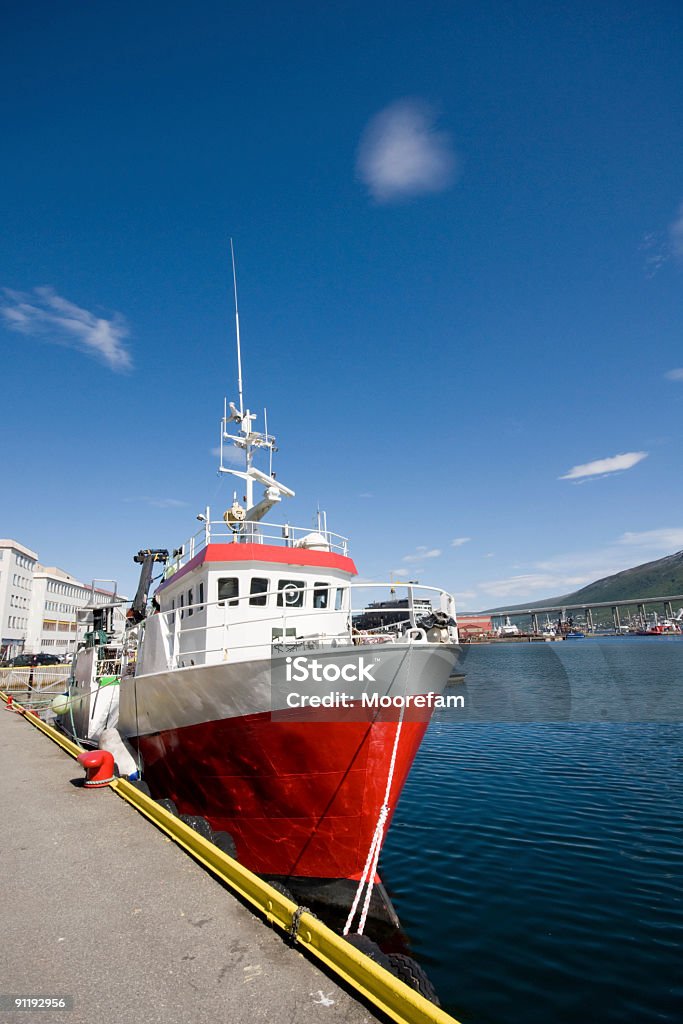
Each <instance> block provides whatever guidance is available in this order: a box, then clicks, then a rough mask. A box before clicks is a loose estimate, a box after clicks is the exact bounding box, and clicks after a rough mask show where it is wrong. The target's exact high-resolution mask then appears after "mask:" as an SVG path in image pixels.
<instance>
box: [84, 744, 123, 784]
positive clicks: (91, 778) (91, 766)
mask: <svg viewBox="0 0 683 1024" xmlns="http://www.w3.org/2000/svg"><path fill="white" fill-rule="evenodd" d="M78 763H79V764H80V765H81V766H82V767H83V768H85V782H84V783H83V785H84V786H87V787H88V788H89V789H97V788H99V787H100V786H108V785H109V783H110V782H113V781H114V755H113V754H110V753H109V751H108V750H85V751H83V753H82V754H79V755H78Z"/></svg>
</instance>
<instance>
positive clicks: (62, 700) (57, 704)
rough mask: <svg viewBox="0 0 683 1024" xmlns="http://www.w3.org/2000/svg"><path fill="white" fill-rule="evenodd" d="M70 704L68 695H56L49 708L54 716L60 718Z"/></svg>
mask: <svg viewBox="0 0 683 1024" xmlns="http://www.w3.org/2000/svg"><path fill="white" fill-rule="evenodd" d="M70 704H71V701H70V700H69V694H68V693H58V694H57V696H56V697H55V699H54V700H53V701H52V704H51V705H50V707H51V708H52V710H53V711H54V713H55V714H56V715H58V716H61V715H65V714H66V713H67V711H68V710H69V706H70Z"/></svg>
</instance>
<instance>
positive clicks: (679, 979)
mask: <svg viewBox="0 0 683 1024" xmlns="http://www.w3.org/2000/svg"><path fill="white" fill-rule="evenodd" d="M463 670H464V672H465V673H466V679H465V683H464V684H461V685H460V687H459V691H458V692H462V693H464V694H465V695H466V700H467V701H468V703H469V712H468V714H466V715H463V713H462V712H459V711H457V710H449V711H444V712H441V713H437V714H436V715H435V717H434V719H433V721H432V724H431V725H430V728H429V730H428V733H427V736H426V737H425V741H424V743H423V746H422V748H421V749H420V751H419V753H418V756H417V759H416V761H415V764H414V767H413V770H412V773H411V775H410V777H409V779H408V782H407V784H406V787H405V789H404V792H403V795H402V797H401V801H400V803H399V806H398V808H397V811H396V814H395V817H394V823H393V826H392V828H391V830H390V833H389V836H388V838H387V841H386V844H385V848H384V851H383V854H382V862H381V868H382V874H383V878H384V880H385V883H386V884H387V887H388V889H389V890H390V892H391V895H392V897H393V899H394V902H395V905H396V908H397V910H398V913H399V916H400V918H401V921H402V923H403V925H404V927H405V929H406V932H407V933H408V936H409V939H410V942H411V945H412V948H413V951H414V953H415V954H416V955H417V956H418V957H419V958H420V960H421V961H422V963H423V964H424V966H425V967H426V969H427V971H428V973H429V975H430V977H431V979H432V980H433V982H434V984H435V987H436V989H437V991H438V992H439V994H440V997H441V1001H442V1004H443V1005H444V1006H445V1008H446V1009H448V1010H449V1011H450V1012H451V1013H453V1014H454V1015H455V1016H456V1017H457V1018H458V1019H459V1020H461V1021H462V1022H463V1024H547V1022H548V1021H553V1022H554V1024H569V1022H570V1021H571V1022H572V1024H574V1022H575V1021H576V1020H579V1019H584V1020H590V1021H591V1022H595V1024H603V1022H604V1024H608V1022H609V1024H617V1022H619V1024H621V1022H632V1021H636V1020H643V1021H659V1022H671V1024H673V1022H677V1024H678V1022H680V1021H681V1020H682V1019H683V971H682V970H681V964H682V963H683V845H682V839H683V724H681V723H682V722H683V714H682V713H681V707H682V701H683V638H666V637H654V638H650V637H647V638H631V637H628V638H626V637H624V638H605V639H586V640H580V641H564V642H562V643H552V644H515V645H510V646H506V645H481V646H477V645H474V646H472V647H471V648H469V649H468V650H467V651H466V657H465V660H464V664H463Z"/></svg>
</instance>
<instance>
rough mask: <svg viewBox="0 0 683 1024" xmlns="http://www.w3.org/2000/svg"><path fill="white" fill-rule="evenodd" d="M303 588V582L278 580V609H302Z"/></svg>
mask: <svg viewBox="0 0 683 1024" xmlns="http://www.w3.org/2000/svg"><path fill="white" fill-rule="evenodd" d="M305 587H306V584H305V583H304V581H303V580H278V581H277V590H278V594H277V606H278V608H303V606H304V590H305Z"/></svg>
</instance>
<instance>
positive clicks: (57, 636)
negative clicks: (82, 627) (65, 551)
mask: <svg viewBox="0 0 683 1024" xmlns="http://www.w3.org/2000/svg"><path fill="white" fill-rule="evenodd" d="M93 597H94V598H95V601H96V602H97V603H106V602H107V601H108V600H111V599H112V598H113V597H114V594H113V593H112V591H109V590H103V589H101V588H98V587H95V588H94V590H93V587H92V586H87V585H86V584H85V583H82V582H81V581H80V580H78V579H76V577H75V576H72V575H71V574H70V573H68V572H66V571H65V570H64V569H59V568H57V566H44V565H41V564H40V563H39V562H38V555H37V553H36V552H35V551H31V550H30V549H29V548H27V547H24V545H23V544H19V543H17V541H14V540H0V630H1V633H0V641H1V645H2V646H1V648H0V660H7V659H9V658H13V657H14V656H15V655H17V654H56V655H57V656H58V657H60V658H65V657H67V656H70V655H71V654H73V652H74V651H75V649H76V640H77V635H78V634H77V629H78V622H79V621H82V619H83V609H84V608H86V607H87V606H89V605H91V604H92V602H93ZM120 599H121V600H123V598H120ZM79 613H80V618H79ZM124 614H125V609H124V608H123V606H122V605H119V606H118V607H117V618H118V617H119V616H120V617H121V623H122V622H123V616H124Z"/></svg>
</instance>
